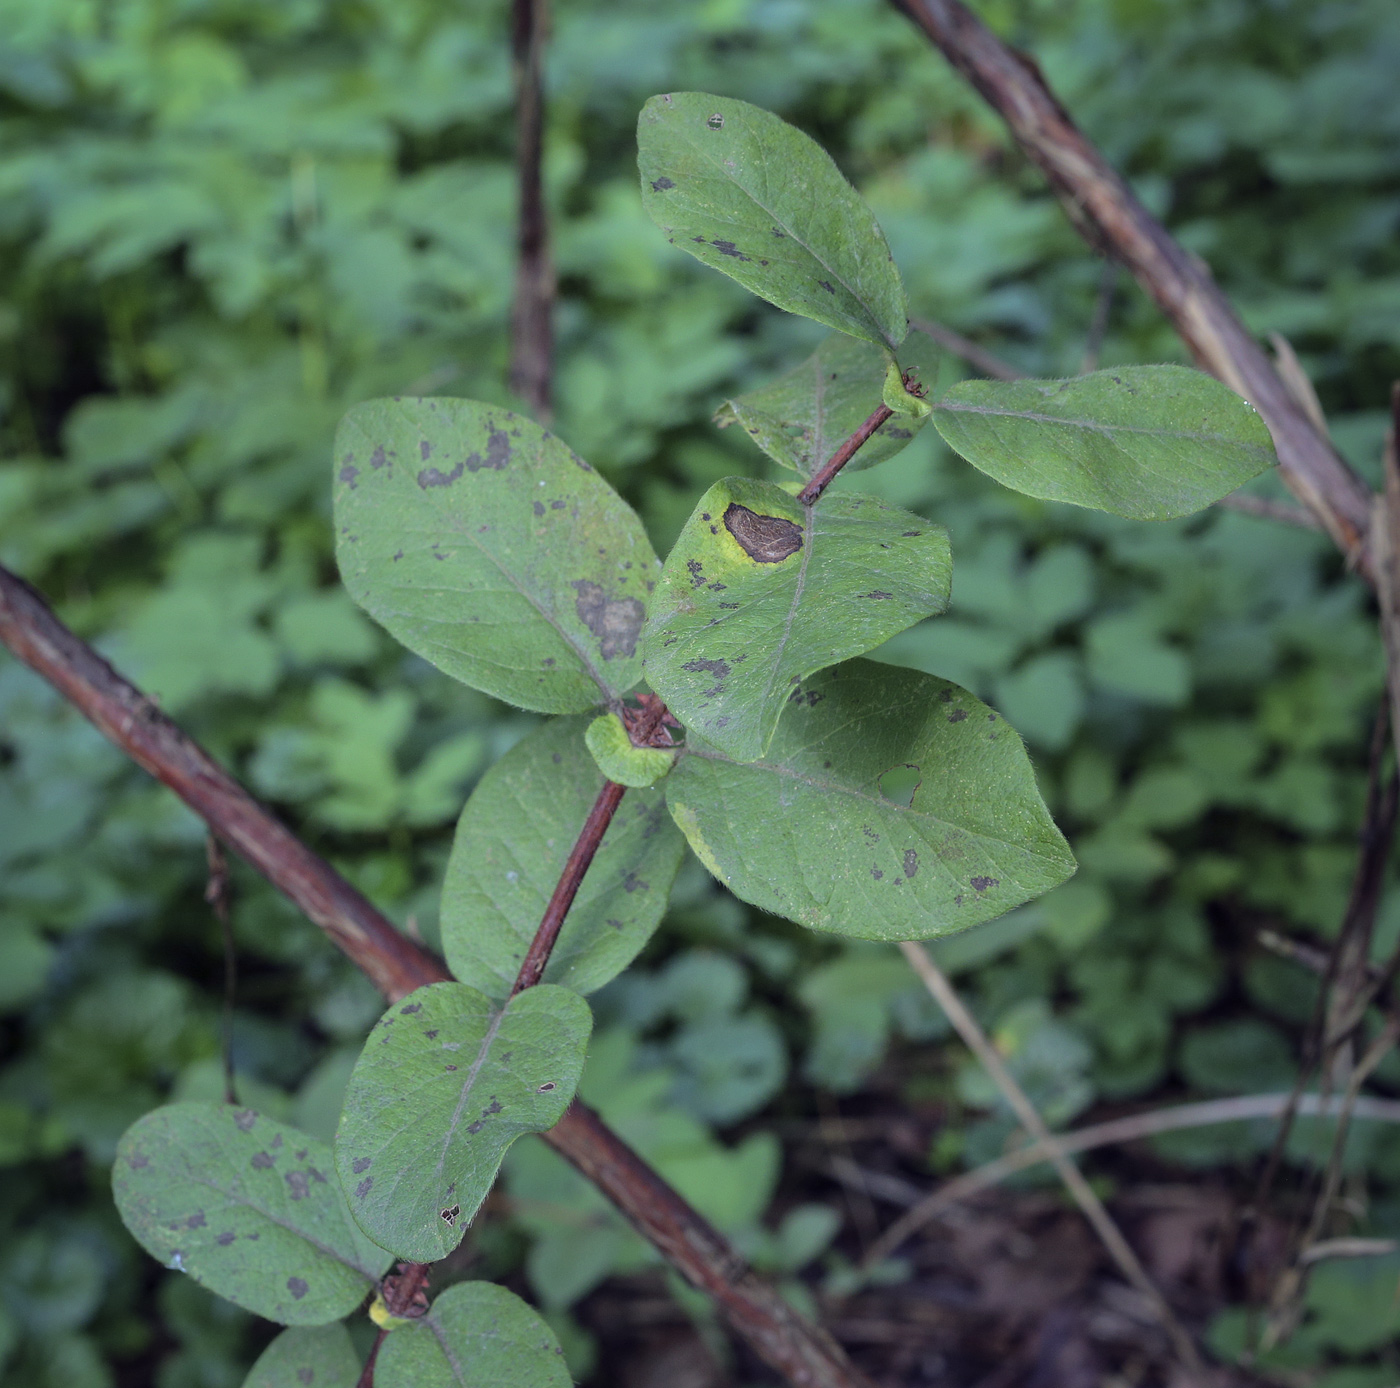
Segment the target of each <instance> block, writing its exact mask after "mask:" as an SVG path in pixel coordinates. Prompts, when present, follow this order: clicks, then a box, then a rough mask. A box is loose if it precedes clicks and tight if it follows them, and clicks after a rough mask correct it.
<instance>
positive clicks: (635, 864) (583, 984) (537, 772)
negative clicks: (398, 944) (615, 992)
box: [442, 714, 685, 999]
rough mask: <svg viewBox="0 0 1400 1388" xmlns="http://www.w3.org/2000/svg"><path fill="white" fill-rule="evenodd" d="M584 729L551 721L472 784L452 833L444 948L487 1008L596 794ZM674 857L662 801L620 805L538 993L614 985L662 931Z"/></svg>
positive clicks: (511, 976) (580, 721)
mask: <svg viewBox="0 0 1400 1388" xmlns="http://www.w3.org/2000/svg"><path fill="white" fill-rule="evenodd" d="M607 716H608V717H612V715H611V714H608V715H607ZM586 727H587V720H586V719H585V718H558V719H555V720H553V721H552V722H549V723H546V724H545V725H544V726H543V727H542V728H537V729H535V731H534V732H532V733H531V734H530V735H529V736H528V737H526V738H524V739H523V740H522V741H520V742H518V743H516V745H515V746H514V747H512V748H511V750H510V751H509V752H507V753H506V754H505V756H504V757H502V758H501V759H500V761H498V762H497V763H496V764H495V766H493V767H492V768H491V770H490V771H488V772H487V773H486V775H485V776H483V777H482V778H481V781H480V783H479V784H478V785H477V787H476V789H475V790H474V791H473V792H472V797H471V799H470V800H468V801H467V807H466V809H465V810H464V811H463V812H462V817H461V819H460V820H459V821H458V823H457V836H456V838H455V840H454V841H453V845H452V856H451V858H450V859H449V860H448V864H447V876H446V880H445V881H444V882H443V888H442V942H443V948H444V950H445V951H446V954H447V962H448V964H449V965H450V966H451V968H452V972H453V973H454V974H455V975H456V976H457V978H459V979H460V980H461V981H462V982H463V983H466V984H470V985H471V986H472V987H473V988H479V989H480V990H481V991H482V992H483V993H485V994H486V995H487V996H488V997H492V998H497V999H502V998H505V997H508V996H509V994H510V990H511V985H512V984H513V983H514V982H515V977H516V974H518V973H519V971H520V965H521V962H522V961H523V960H524V958H525V952H526V951H527V950H528V949H529V947H530V942H531V940H533V939H534V938H535V931H536V929H537V928H538V926H539V923H540V918H541V917H542V916H543V915H544V909H545V907H546V906H547V905H548V904H549V898H550V896H551V895H552V894H553V892H554V888H555V886H556V884H557V883H558V881H559V874H560V873H561V872H562V871H563V868H564V864H565V862H566V861H567V859H568V856H569V853H570V851H571V850H572V848H573V846H574V843H575V841H576V840H577V838H578V834H579V830H580V829H582V828H583V822H584V820H585V819H586V818H587V817H588V812H589V810H590V809H591V808H592V807H593V802H594V800H596V799H597V797H598V792H599V791H600V790H602V788H603V773H602V772H601V771H600V770H599V769H598V766H597V765H596V763H595V762H594V760H593V758H592V757H591V756H590V755H589V753H588V750H587V748H586V747H585V746H584V733H585V729H586ZM663 755H665V754H663ZM684 853H685V844H684V842H683V841H682V839H681V836H680V835H679V834H678V833H677V832H676V828H675V825H673V824H672V823H671V821H670V817H669V816H668V815H667V813H666V805H665V801H664V799H663V798H662V795H661V792H660V791H646V790H638V791H629V792H628V794H627V795H625V796H623V798H622V803H621V805H619V806H618V809H617V813H616V814H615V815H614V816H613V822H612V823H611V824H610V825H609V826H608V831H607V833H606V834H605V835H604V836H603V842H602V844H601V846H600V847H599V849H598V853H597V856H596V857H595V858H594V859H593V862H592V864H591V865H590V867H589V869H588V872H587V874H586V875H585V876H584V879H583V883H582V885H581V886H580V887H579V892H578V895H577V896H576V897H575V898H574V904H573V906H571V907H570V908H569V914H568V916H567V917H565V920H564V927H563V929H562V930H561V931H560V932H559V939H558V941H557V942H556V943H555V946H554V949H553V951H552V952H551V954H550V956H549V965H548V967H547V968H546V969H545V975H544V977H545V982H547V983H559V984H563V985H564V986H566V987H568V988H571V989H573V991H574V992H576V993H591V992H592V991H593V990H594V989H595V988H601V987H602V986H603V984H605V983H607V982H608V980H609V979H612V978H615V977H616V976H617V975H618V974H620V973H621V972H622V970H623V969H625V968H626V967H627V966H628V964H630V963H631V962H632V960H633V959H634V958H635V957H636V955H637V953H638V951H639V950H640V949H641V948H642V946H643V945H645V944H646V942H647V941H648V940H649V939H650V938H651V936H652V933H653V932H654V931H655V929H656V927H657V925H659V924H660V922H661V917H662V915H663V913H664V912H665V910H666V901H667V898H668V896H669V895H670V891H671V883H672V882H673V881H674V880H675V876H676V872H677V870H678V869H679V868H680V864H681V858H682V856H683V855H684Z"/></svg>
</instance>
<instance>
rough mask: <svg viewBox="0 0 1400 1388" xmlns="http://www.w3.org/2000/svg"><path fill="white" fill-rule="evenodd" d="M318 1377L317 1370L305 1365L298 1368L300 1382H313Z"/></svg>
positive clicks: (298, 1380)
mask: <svg viewBox="0 0 1400 1388" xmlns="http://www.w3.org/2000/svg"><path fill="white" fill-rule="evenodd" d="M315 1378H316V1370H315V1369H311V1368H307V1367H305V1366H303V1367H302V1368H300V1369H298V1370H297V1382H298V1383H311V1382H313V1381H314V1380H315Z"/></svg>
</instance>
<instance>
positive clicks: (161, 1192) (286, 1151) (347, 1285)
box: [112, 1104, 391, 1325]
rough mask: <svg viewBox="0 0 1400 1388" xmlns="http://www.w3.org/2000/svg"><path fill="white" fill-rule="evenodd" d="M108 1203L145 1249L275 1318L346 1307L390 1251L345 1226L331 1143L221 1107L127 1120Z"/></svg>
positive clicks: (176, 1109)
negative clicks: (112, 1202) (113, 1197)
mask: <svg viewBox="0 0 1400 1388" xmlns="http://www.w3.org/2000/svg"><path fill="white" fill-rule="evenodd" d="M112 1189H113V1192H114V1194H115V1195H116V1201H117V1209H118V1210H119V1211H120V1213H121V1217H122V1220H123V1222H124V1223H125V1224H126V1227H127V1228H128V1229H130V1230H131V1232H132V1234H133V1235H135V1237H136V1240H137V1242H139V1243H140V1244H141V1246H142V1247H143V1248H144V1249H145V1250H146V1251H147V1252H148V1253H149V1254H151V1256H152V1257H154V1258H156V1259H158V1260H159V1261H160V1262H162V1263H164V1264H165V1266H166V1267H170V1268H178V1269H179V1270H180V1271H181V1272H187V1273H188V1274H189V1275H190V1276H191V1277H193V1278H194V1280H195V1281H196V1282H198V1283H200V1285H201V1286H205V1287H208V1288H209V1290H210V1291H212V1292H217V1293H218V1295H219V1296H222V1297H227V1298H228V1300H230V1301H232V1302H234V1303H235V1304H237V1305H239V1306H242V1307H244V1308H246V1309H247V1310H249V1311H252V1312H255V1313H256V1314H257V1315H259V1316H265V1317H266V1318H267V1319H268V1320H272V1321H280V1322H281V1323H282V1324H283V1325H322V1324H324V1323H325V1322H327V1321H333V1320H339V1319H340V1317H341V1316H345V1315H348V1314H349V1313H350V1312H351V1311H353V1310H354V1309H355V1307H356V1306H358V1305H359V1304H360V1302H361V1301H363V1300H364V1298H365V1294H366V1293H367V1292H368V1291H369V1290H370V1287H371V1286H372V1285H373V1284H374V1283H375V1282H376V1281H377V1280H378V1278H379V1276H380V1274H382V1273H383V1272H384V1270H385V1268H387V1267H388V1266H389V1263H390V1261H391V1259H390V1256H389V1254H388V1253H386V1252H385V1251H384V1250H383V1249H382V1248H379V1247H376V1246H375V1245H374V1244H372V1243H371V1242H370V1241H369V1240H368V1239H367V1238H365V1236H364V1235H363V1234H362V1233H361V1232H360V1230H359V1229H358V1228H356V1226H355V1222H354V1220H352V1219H351V1218H350V1214H349V1211H348V1210H347V1208H346V1204H345V1198H344V1196H343V1195H341V1193H340V1187H339V1185H338V1184H337V1183H336V1180H335V1175H334V1166H333V1158H332V1155H331V1151H330V1148H329V1147H327V1146H326V1144H325V1143H323V1142H318V1141H317V1140H316V1139H315V1138H313V1137H308V1136H307V1135H306V1134H305V1133H300V1132H298V1131H297V1130H296V1129H295V1128H289V1127H286V1126H285V1125H283V1124H281V1123H274V1122H272V1121H271V1120H270V1119H267V1118H263V1117H262V1116H261V1115H259V1114H256V1113H254V1112H253V1111H252V1109H240V1108H234V1107H233V1106H231V1105H227V1104H171V1105H168V1106H167V1107H165V1108H159V1109H156V1110H155V1112H153V1113H148V1114H146V1116H145V1117H144V1118H141V1119H140V1120H139V1121H137V1122H136V1123H134V1124H132V1126H131V1127H130V1128H128V1129H127V1131H126V1133H125V1134H124V1135H123V1137H122V1140H121V1142H120V1144H119V1145H118V1147H117V1160H116V1165H115V1167H114V1168H113V1171H112Z"/></svg>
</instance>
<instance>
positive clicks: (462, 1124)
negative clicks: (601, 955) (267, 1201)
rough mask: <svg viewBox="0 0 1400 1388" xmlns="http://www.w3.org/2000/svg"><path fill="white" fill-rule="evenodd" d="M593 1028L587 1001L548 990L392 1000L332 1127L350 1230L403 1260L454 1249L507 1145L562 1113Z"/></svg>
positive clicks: (446, 986)
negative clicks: (352, 1223) (501, 996)
mask: <svg viewBox="0 0 1400 1388" xmlns="http://www.w3.org/2000/svg"><path fill="white" fill-rule="evenodd" d="M592 1027H593V1018H592V1015H591V1014H590V1012H589V1010H588V1004H587V1003H586V1002H584V1000H583V999H582V998H581V997H579V995H578V994H577V993H572V992H570V991H569V990H568V989H567V988H558V987H553V986H550V985H542V986H540V987H538V988H530V989H527V990H526V991H525V992H523V993H519V994H517V995H516V996H515V997H514V998H512V999H511V1000H510V1002H508V1003H507V1004H506V1005H505V1006H504V1007H503V1006H501V1005H500V1004H498V1003H494V1002H492V1000H491V999H490V998H488V997H487V996H486V995H485V994H484V993H480V992H478V991H477V990H476V989H475V988H468V987H467V986H466V985H465V984H461V983H434V984H430V985H429V986H428V987H426V988H419V989H418V990H417V991H416V992H414V993H412V994H411V995H410V996H409V997H407V998H405V999H403V1000H402V1001H401V1002H397V1003H395V1004H394V1005H393V1006H392V1007H391V1008H390V1009H389V1010H388V1011H387V1012H386V1013H385V1014H384V1016H383V1017H381V1018H380V1020H379V1022H378V1023H377V1024H376V1026H375V1028H374V1030H373V1031H372V1032H370V1034H369V1039H368V1040H367V1041H366V1042H365V1048H364V1051H363V1052H362V1053H361V1055H360V1059H359V1061H358V1062H357V1063H356V1065H355V1069H354V1072H353V1073H352V1074H351V1076H350V1085H349V1088H348V1089H347V1090H346V1093H345V1108H344V1110H343V1111H342V1113H341V1118H340V1128H339V1130H338V1131H337V1132H336V1139H335V1165H336V1170H337V1171H338V1172H339V1173H340V1181H341V1185H342V1186H343V1187H344V1188H345V1195H346V1198H347V1199H348V1200H349V1202H350V1209H351V1211H352V1212H353V1214H354V1216H355V1218H356V1220H358V1221H359V1223H360V1226H361V1228H363V1229H364V1230H365V1232H366V1233H368V1234H369V1235H370V1237H371V1238H373V1239H374V1240H375V1241H376V1242H377V1243H382V1244H383V1245H384V1246H385V1247H386V1248H389V1249H392V1250H393V1252H394V1253H395V1254H397V1255H398V1256H399V1257H400V1258H408V1259H411V1260H412V1261H413V1262H417V1263H433V1262H436V1261H437V1260H438V1259H439V1258H445V1257H446V1256H447V1255H448V1254H449V1253H451V1252H452V1250H453V1249H454V1248H456V1247H457V1245H458V1244H459V1243H460V1242H461V1241H462V1235H463V1234H464V1233H465V1232H466V1228H467V1225H468V1224H469V1223H470V1222H471V1219H472V1216H473V1215H475V1214H476V1212H477V1209H478V1208H479V1207H480V1205H481V1202H482V1201H483V1200H484V1199H485V1198H486V1194H487V1192H488V1191H489V1190H490V1189H491V1183H492V1182H493V1181H494V1180H495V1179H496V1172H497V1170H498V1169H499V1167H500V1165H501V1158H502V1157H503V1156H504V1155H505V1152H506V1148H508V1147H509V1146H510V1144H511V1143H512V1142H514V1141H515V1139H516V1138H517V1137H519V1136H520V1135H521V1134H522V1133H538V1132H543V1131H544V1130H545V1129H546V1128H552V1127H553V1126H554V1124H556V1123H557V1122H558V1121H559V1119H560V1118H561V1117H562V1116H563V1113H564V1110H565V1109H566V1108H567V1107H568V1106H569V1101H570V1100H571V1099H572V1098H573V1096H574V1090H575V1089H576V1088H577V1086H578V1078H579V1075H580V1074H581V1073H582V1071H583V1055H584V1047H585V1046H586V1045H587V1043H588V1034H589V1032H590V1031H591V1030H592Z"/></svg>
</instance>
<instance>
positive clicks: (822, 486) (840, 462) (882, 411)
mask: <svg viewBox="0 0 1400 1388" xmlns="http://www.w3.org/2000/svg"><path fill="white" fill-rule="evenodd" d="M907 379H908V378H907V377H906V380H907ZM893 418H894V411H893V410H892V409H890V407H889V406H888V405H881V406H880V407H879V408H878V409H876V411H875V412H874V413H873V414H872V415H871V416H870V418H869V419H867V420H866V421H865V423H864V424H862V425H861V426H860V428H859V429H857V430H856V431H855V433H854V434H852V435H851V436H850V438H848V439H847V440H846V441H845V442H844V443H843V444H842V445H841V447H840V448H838V449H837V450H836V452H835V453H833V454H832V455H831V457H829V458H828V459H827V460H826V462H825V463H823V464H822V466H821V467H819V468H818V469H817V470H816V472H814V473H813V474H812V478H811V481H809V482H808V483H807V485H806V486H805V487H803V488H802V490H801V491H800V492H798V494H797V499H798V500H799V501H800V502H801V503H802V504H803V505H804V506H815V505H816V504H817V502H818V501H819V500H820V499H821V494H822V493H823V492H824V491H825V490H826V489H827V488H828V487H829V486H830V485H831V482H832V479H833V478H835V476H836V474H837V473H838V472H840V471H841V469H842V468H843V467H845V466H846V464H847V463H849V462H850V461H851V459H852V458H854V457H855V456H856V453H857V451H858V450H859V449H860V448H861V447H862V445H864V444H865V443H866V442H867V441H868V440H869V438H870V436H871V435H872V434H873V433H874V432H875V431H876V430H877V429H878V428H879V427H880V426H881V425H882V424H883V423H884V422H885V421H886V420H887V419H893Z"/></svg>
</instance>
